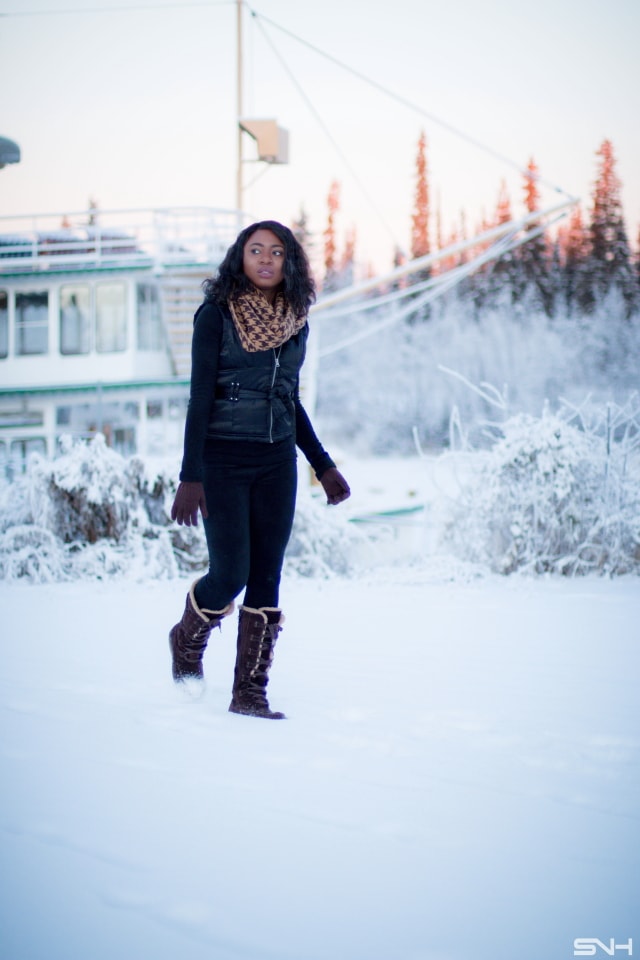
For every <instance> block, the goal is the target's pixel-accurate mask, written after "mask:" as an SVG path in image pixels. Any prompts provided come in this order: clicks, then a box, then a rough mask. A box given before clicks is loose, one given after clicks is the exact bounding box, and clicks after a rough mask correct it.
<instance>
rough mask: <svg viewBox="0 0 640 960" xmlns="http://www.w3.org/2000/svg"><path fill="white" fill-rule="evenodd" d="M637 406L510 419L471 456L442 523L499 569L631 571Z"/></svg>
mask: <svg viewBox="0 0 640 960" xmlns="http://www.w3.org/2000/svg"><path fill="white" fill-rule="evenodd" d="M639 443H640V406H639V404H638V398H637V397H634V398H632V399H631V400H630V401H629V403H628V404H627V406H626V407H624V408H621V407H616V406H614V405H612V404H609V405H607V406H606V407H604V408H603V407H600V408H594V409H592V410H590V411H589V412H585V411H576V410H564V411H563V412H560V413H551V412H550V411H549V410H545V412H544V413H543V415H542V416H541V417H540V418H537V419H536V418H534V417H532V416H530V415H527V414H519V415H517V416H514V417H511V418H509V419H508V420H507V421H506V422H505V423H504V424H503V426H502V428H501V436H500V438H499V439H498V440H497V441H496V442H495V443H494V445H493V447H492V448H491V449H490V450H488V451H481V452H476V453H474V454H473V459H472V466H471V468H470V469H469V470H468V471H467V474H466V478H465V480H464V481H463V482H462V484H461V488H460V493H459V496H458V497H457V498H456V500H455V502H454V504H453V506H452V508H451V510H450V515H449V518H448V523H447V525H446V533H445V540H446V542H447V543H448V545H449V546H450V547H452V548H453V550H454V551H455V553H456V554H458V555H459V556H461V557H463V558H464V559H467V560H471V561H475V562H482V563H486V564H488V565H489V566H490V567H491V568H492V569H493V570H494V571H496V572H499V573H505V574H508V573H512V572H513V571H516V570H523V571H527V572H533V573H546V572H553V573H560V574H569V575H571V574H585V573H590V572H597V573H602V574H609V575H614V574H625V573H631V572H634V573H638V572H640V455H639V451H638V447H639Z"/></svg>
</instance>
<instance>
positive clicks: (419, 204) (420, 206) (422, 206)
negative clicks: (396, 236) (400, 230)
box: [411, 130, 431, 260]
mask: <svg viewBox="0 0 640 960" xmlns="http://www.w3.org/2000/svg"><path fill="white" fill-rule="evenodd" d="M430 252H431V246H430V244H429V183H428V180H427V138H426V136H425V134H424V130H423V131H422V133H421V134H420V139H419V140H418V154H417V157H416V190H415V196H414V208H413V214H412V217H411V256H412V257H413V259H414V260H417V259H418V257H425V256H426V255H427V254H428V253H430Z"/></svg>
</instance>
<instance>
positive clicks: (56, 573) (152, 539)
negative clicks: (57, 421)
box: [0, 435, 180, 582]
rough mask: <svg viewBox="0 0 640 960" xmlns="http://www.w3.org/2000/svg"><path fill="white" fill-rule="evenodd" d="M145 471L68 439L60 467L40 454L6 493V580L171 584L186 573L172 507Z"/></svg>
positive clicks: (97, 445)
mask: <svg viewBox="0 0 640 960" xmlns="http://www.w3.org/2000/svg"><path fill="white" fill-rule="evenodd" d="M171 492H172V488H171V484H170V482H169V481H167V479H166V478H165V477H162V476H160V477H157V478H156V479H155V481H154V482H153V483H151V482H150V481H149V479H148V478H147V477H146V475H145V468H144V464H143V463H142V462H141V461H140V460H138V459H136V458H132V459H130V460H125V459H124V458H123V457H121V456H120V455H119V454H118V453H116V452H115V451H113V450H110V449H109V448H108V447H107V445H106V443H105V440H104V437H103V436H102V435H98V436H96V437H95V438H94V439H93V440H91V441H90V442H89V443H76V444H72V443H71V441H70V440H68V439H63V440H62V443H61V456H59V457H58V458H56V459H55V460H53V461H49V460H46V459H44V458H42V457H40V456H37V455H34V456H33V457H32V458H31V460H30V463H29V467H28V470H27V473H26V474H25V476H24V477H21V478H18V479H17V480H16V481H14V482H13V483H11V484H5V485H4V486H3V487H2V488H1V489H0V577H2V578H4V579H17V578H21V577H24V578H27V579H29V580H34V581H39V582H42V581H47V580H67V579H78V578H81V579H82V578H109V577H114V576H123V575H127V576H136V577H167V576H175V575H176V574H177V573H178V572H179V570H180V563H179V556H178V557H177V556H176V555H175V554H174V550H173V544H172V541H171V534H170V532H169V531H168V530H167V529H166V528H167V525H168V523H169V517H168V513H167V508H166V500H167V498H168V497H169V496H170V495H171Z"/></svg>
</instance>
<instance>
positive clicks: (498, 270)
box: [473, 180, 516, 308]
mask: <svg viewBox="0 0 640 960" xmlns="http://www.w3.org/2000/svg"><path fill="white" fill-rule="evenodd" d="M512 219H513V214H512V212H511V198H510V196H509V191H508V189H507V184H506V181H505V180H501V181H500V189H499V190H498V198H497V200H496V208H495V212H494V215H493V217H492V219H491V220H490V221H488V222H483V224H482V228H481V229H482V232H484V231H485V230H488V229H490V228H491V227H495V226H500V224H502V223H508V222H509V221H510V220H512ZM488 246H489V244H488V243H485V244H483V248H484V249H486V248H487V247H488ZM515 287H516V284H515V270H514V258H513V253H512V252H509V253H505V254H504V255H503V256H502V257H500V258H499V259H497V260H493V261H491V262H490V263H488V264H487V265H486V266H485V267H483V268H482V269H481V270H480V271H479V272H478V273H477V274H476V276H475V278H474V283H473V289H474V296H475V302H476V306H477V307H478V308H482V307H483V306H484V305H485V303H486V304H489V305H491V304H495V303H496V302H497V300H498V299H499V298H500V296H501V295H502V294H504V292H505V291H509V298H510V300H513V299H514V298H515V296H514V291H515Z"/></svg>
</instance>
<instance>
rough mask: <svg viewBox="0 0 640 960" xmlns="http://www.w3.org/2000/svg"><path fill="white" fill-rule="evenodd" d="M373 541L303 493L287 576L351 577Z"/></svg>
mask: <svg viewBox="0 0 640 960" xmlns="http://www.w3.org/2000/svg"><path fill="white" fill-rule="evenodd" d="M365 545H370V540H369V538H367V537H365V535H364V534H363V533H362V531H360V530H358V529H357V528H356V527H355V526H354V524H352V523H349V521H348V520H347V519H346V518H345V517H344V515H342V514H340V513H336V512H334V510H333V508H330V507H327V506H326V504H324V503H322V502H319V501H318V500H316V499H314V498H313V497H312V496H310V495H309V494H305V493H304V492H302V491H300V492H299V493H298V501H297V504H296V514H295V518H294V521H293V531H292V533H291V539H290V540H289V545H288V547H287V552H286V556H285V569H286V571H287V573H295V574H298V575H299V576H303V577H322V578H328V577H332V576H336V575H342V576H350V575H352V574H353V573H354V572H355V569H356V566H357V564H358V559H359V557H360V555H361V553H362V552H364V551H363V547H365Z"/></svg>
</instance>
